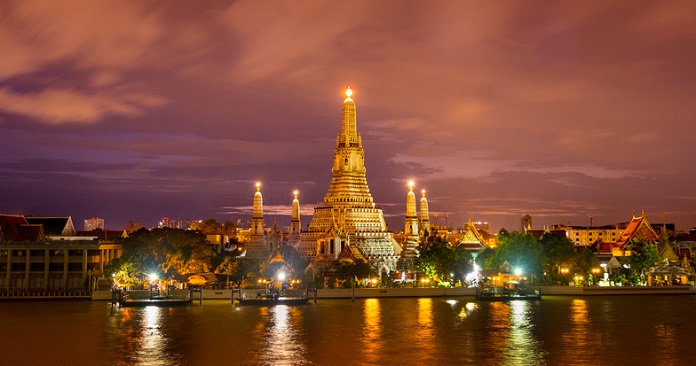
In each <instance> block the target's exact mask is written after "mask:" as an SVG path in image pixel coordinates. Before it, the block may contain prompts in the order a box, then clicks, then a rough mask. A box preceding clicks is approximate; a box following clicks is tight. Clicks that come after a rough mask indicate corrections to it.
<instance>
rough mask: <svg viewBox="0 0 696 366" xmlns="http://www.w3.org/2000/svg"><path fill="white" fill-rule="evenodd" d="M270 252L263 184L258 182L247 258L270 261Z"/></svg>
mask: <svg viewBox="0 0 696 366" xmlns="http://www.w3.org/2000/svg"><path fill="white" fill-rule="evenodd" d="M269 255H270V250H269V248H268V246H267V245H266V225H265V224H264V222H263V196H262V195H261V182H256V193H254V207H253V213H252V215H251V236H250V240H249V245H248V246H247V250H246V256H247V257H249V258H255V259H263V260H266V259H268V256H269Z"/></svg>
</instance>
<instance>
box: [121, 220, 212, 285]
mask: <svg viewBox="0 0 696 366" xmlns="http://www.w3.org/2000/svg"><path fill="white" fill-rule="evenodd" d="M139 255H141V256H145V257H147V258H151V259H152V261H154V263H156V266H157V267H159V268H160V269H161V270H162V271H163V272H164V273H166V274H170V275H171V274H174V273H178V274H187V273H201V272H210V260H211V257H212V256H213V250H212V248H211V247H210V245H208V243H207V242H206V240H205V235H203V234H201V233H199V232H195V231H190V230H181V229H172V228H161V229H154V230H152V231H149V230H144V229H141V230H138V231H137V232H135V233H134V234H133V235H131V236H130V237H129V238H128V239H126V241H125V242H124V243H123V256H124V257H126V258H127V257H129V256H133V257H137V256H139Z"/></svg>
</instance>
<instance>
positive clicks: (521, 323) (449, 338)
mask: <svg viewBox="0 0 696 366" xmlns="http://www.w3.org/2000/svg"><path fill="white" fill-rule="evenodd" d="M695 307H696V296H681V297H679V296H675V297H669V296H667V297H663V296H654V297H649V296H643V297H587V298H575V299H574V298H570V297H554V296H547V297H546V298H545V299H544V300H543V301H531V302H514V301H513V302H510V303H489V302H477V301H475V300H473V299H471V298H451V299H445V298H431V299H429V298H425V299H417V298H398V299H356V301H355V302H351V301H350V300H340V299H336V300H320V301H319V302H318V303H317V304H316V305H315V304H310V305H305V306H297V307H284V306H277V307H253V306H251V307H249V306H240V307H233V306H231V305H230V304H229V301H206V302H204V304H203V305H202V306H191V307H179V308H156V307H152V308H118V307H116V308H115V309H114V308H110V307H109V306H108V305H106V304H104V303H99V302H26V303H8V302H0V319H2V326H1V327H0V339H1V340H2V350H3V354H2V357H3V358H2V360H3V364H8V365H34V364H41V365H44V364H52V363H56V362H58V363H65V364H71V365H102V364H104V365H106V364H108V365H217V364H235V365H259V364H261V365H276V364H279V365H375V364H378V365H396V364H398V365H418V366H437V365H455V364H457V365H481V364H491V365H510V364H513V365H518V364H523V365H538V364H542V365H558V364H573V365H590V364H600V365H604V364H628V365H630V364H654V365H682V364H691V363H692V361H693V360H692V358H693V356H692V354H693V350H694V349H696V339H695V338H694V334H696V319H693V318H692V317H690V316H689V315H688V314H690V313H691V312H692V310H693V309H694V308H695ZM37 344H40V345H41V351H40V352H37V351H36V350H37V348H36V345H37Z"/></svg>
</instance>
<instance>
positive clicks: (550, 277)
mask: <svg viewBox="0 0 696 366" xmlns="http://www.w3.org/2000/svg"><path fill="white" fill-rule="evenodd" d="M539 242H540V243H541V245H542V247H543V248H544V256H545V257H546V279H547V281H549V282H550V283H556V282H562V283H566V282H567V281H568V279H569V278H570V277H569V276H570V274H569V273H568V274H562V273H561V268H563V267H565V268H571V267H573V266H574V265H575V264H576V252H575V245H574V244H573V242H572V241H570V239H568V238H566V237H558V236H556V235H553V234H552V233H550V232H546V233H544V235H542V236H541V238H540V239H539Z"/></svg>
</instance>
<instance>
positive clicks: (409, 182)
mask: <svg viewBox="0 0 696 366" xmlns="http://www.w3.org/2000/svg"><path fill="white" fill-rule="evenodd" d="M415 185H416V182H414V181H413V179H411V180H409V181H408V189H410V190H413V187H414V186H415Z"/></svg>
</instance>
